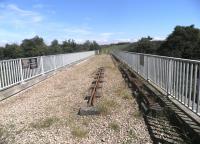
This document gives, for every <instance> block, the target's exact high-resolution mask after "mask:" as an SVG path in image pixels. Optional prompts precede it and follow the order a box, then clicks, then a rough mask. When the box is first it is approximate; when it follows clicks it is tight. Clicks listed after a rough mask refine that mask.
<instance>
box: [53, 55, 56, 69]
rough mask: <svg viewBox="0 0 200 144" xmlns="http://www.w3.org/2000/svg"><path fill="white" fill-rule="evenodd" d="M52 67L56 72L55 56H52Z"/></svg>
mask: <svg viewBox="0 0 200 144" xmlns="http://www.w3.org/2000/svg"><path fill="white" fill-rule="evenodd" d="M53 66H54V71H55V70H56V56H55V55H54V56H53Z"/></svg>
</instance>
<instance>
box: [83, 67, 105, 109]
mask: <svg viewBox="0 0 200 144" xmlns="http://www.w3.org/2000/svg"><path fill="white" fill-rule="evenodd" d="M103 78H104V67H100V68H98V71H97V73H96V75H95V77H94V79H95V80H94V81H93V82H92V86H91V87H90V90H91V96H90V97H89V100H88V102H87V103H88V106H89V107H90V106H94V103H95V101H96V98H99V97H101V94H102V92H101V94H100V92H99V90H101V91H102V85H101V84H102V82H103Z"/></svg>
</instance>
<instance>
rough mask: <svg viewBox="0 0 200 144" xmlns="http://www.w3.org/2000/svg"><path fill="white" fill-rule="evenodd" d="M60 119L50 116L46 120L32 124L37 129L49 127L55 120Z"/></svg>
mask: <svg viewBox="0 0 200 144" xmlns="http://www.w3.org/2000/svg"><path fill="white" fill-rule="evenodd" d="M57 121H59V119H58V118H55V117H50V118H47V119H44V120H39V121H38V122H35V123H31V126H32V127H33V128H36V129H43V128H48V127H50V126H51V125H53V124H54V123H55V122H57Z"/></svg>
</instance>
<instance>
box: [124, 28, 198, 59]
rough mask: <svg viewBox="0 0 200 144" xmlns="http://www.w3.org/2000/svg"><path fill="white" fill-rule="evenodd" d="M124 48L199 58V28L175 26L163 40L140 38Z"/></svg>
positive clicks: (140, 51)
mask: <svg viewBox="0 0 200 144" xmlns="http://www.w3.org/2000/svg"><path fill="white" fill-rule="evenodd" d="M124 50H127V51H132V52H139V53H148V54H157V55H163V56H170V57H179V58H187V59H200V29H198V28H195V27H194V25H191V26H176V27H175V28H174V31H173V32H172V33H171V34H170V35H169V36H168V37H167V38H166V40H164V41H154V40H153V39H152V38H151V37H149V36H148V37H144V38H141V39H140V40H139V41H138V42H135V43H132V44H130V45H129V46H128V47H126V48H125V49H124Z"/></svg>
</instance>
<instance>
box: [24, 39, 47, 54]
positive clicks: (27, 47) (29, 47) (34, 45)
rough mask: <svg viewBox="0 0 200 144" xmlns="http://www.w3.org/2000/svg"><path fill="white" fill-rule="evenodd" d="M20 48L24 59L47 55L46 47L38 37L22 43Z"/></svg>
mask: <svg viewBox="0 0 200 144" xmlns="http://www.w3.org/2000/svg"><path fill="white" fill-rule="evenodd" d="M21 48H22V49H23V53H24V56H25V57H33V56H41V55H45V54H47V46H46V44H45V43H44V40H43V39H42V38H40V37H38V36H35V37H34V38H32V39H25V40H23V41H22V44H21Z"/></svg>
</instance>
